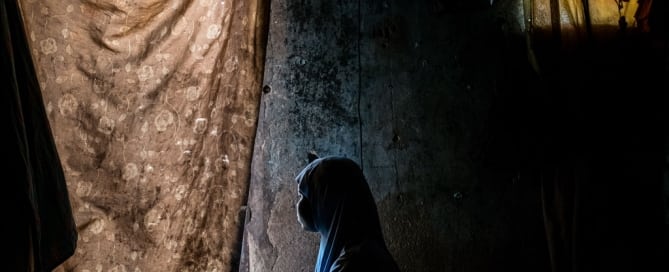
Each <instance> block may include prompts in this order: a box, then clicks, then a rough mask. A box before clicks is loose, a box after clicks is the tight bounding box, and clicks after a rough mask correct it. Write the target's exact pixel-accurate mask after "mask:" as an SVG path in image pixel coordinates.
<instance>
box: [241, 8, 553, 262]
mask: <svg viewBox="0 0 669 272" xmlns="http://www.w3.org/2000/svg"><path fill="white" fill-rule="evenodd" d="M419 2H420V3H419ZM419 2H412V1H292V0H286V1H272V8H271V14H270V18H271V19H270V29H269V37H268V46H267V61H266V65H265V78H264V84H265V85H266V86H265V92H264V94H263V97H262V98H261V107H260V114H259V123H258V132H257V138H256V145H255V151H254V159H253V164H252V177H251V185H250V186H251V188H250V195H249V211H250V212H249V216H248V217H247V220H248V222H247V224H246V231H245V242H244V246H245V251H244V253H243V254H245V255H244V256H243V258H242V261H243V264H244V266H242V268H245V269H246V270H244V271H247V270H248V271H254V272H260V271H312V270H313V266H314V264H315V260H316V259H315V258H316V254H317V250H318V236H317V234H314V233H307V232H304V231H302V230H301V229H300V227H299V224H298V222H297V220H296V216H295V209H294V204H295V202H296V196H297V193H296V190H295V189H296V188H295V182H294V177H295V175H296V174H297V173H298V172H299V170H300V169H301V168H302V167H303V166H304V165H305V164H306V162H307V156H306V155H307V152H309V151H312V150H313V151H315V152H317V153H318V154H321V155H342V156H347V157H350V158H352V159H353V160H355V161H357V162H358V163H360V164H361V165H362V167H363V170H364V173H365V175H366V176H367V179H368V182H369V183H370V187H371V189H372V192H373V194H374V197H375V199H376V201H377V204H378V206H379V212H380V216H381V222H382V225H383V227H384V233H385V235H386V238H387V241H388V243H389V248H390V250H391V252H392V253H393V254H394V256H395V258H396V259H397V261H398V263H399V265H400V266H401V269H402V270H403V271H499V270H497V269H500V267H503V266H504V265H505V264H507V263H514V260H513V259H514V258H515V259H521V258H523V257H524V256H522V254H528V255H529V257H532V258H528V259H527V260H526V261H525V265H526V266H528V267H535V266H533V265H534V264H535V263H541V261H545V259H544V260H541V259H537V258H534V257H536V256H539V254H537V255H532V253H533V252H541V250H544V251H543V252H545V250H546V249H545V247H544V246H545V245H542V244H541V243H540V242H538V243H537V242H536V241H540V239H534V238H533V237H534V236H536V235H541V231H542V225H541V220H540V205H539V198H538V195H531V194H524V193H523V192H520V191H518V190H520V189H519V188H521V187H519V186H515V185H514V184H517V183H519V182H521V181H519V178H518V177H517V175H516V173H511V172H509V173H506V172H505V173H501V174H498V175H488V176H486V175H485V173H491V172H493V171H485V170H484V168H485V167H486V166H485V165H484V163H483V162H484V161H485V159H486V158H485V156H486V154H489V153H491V151H490V149H491V148H490V145H491V142H492V141H493V139H492V136H491V135H492V134H493V131H495V130H497V129H498V128H499V126H501V125H502V124H499V123H497V121H496V120H498V119H496V115H495V114H496V109H495V105H496V104H495V101H496V100H500V99H505V98H504V97H501V96H500V95H499V91H500V90H498V89H499V88H502V87H500V86H505V85H506V84H509V83H508V82H510V81H513V80H514V79H512V78H508V76H511V75H512V74H513V73H512V72H511V71H514V70H521V73H522V72H526V69H527V67H525V66H519V67H515V66H514V65H515V64H513V63H507V61H508V60H511V59H514V58H518V59H520V60H522V61H524V60H525V59H526V58H525V55H523V54H522V53H519V52H520V51H522V49H524V48H525V45H524V44H523V43H518V40H520V41H521V42H522V41H523V40H522V36H521V39H519V38H518V33H520V23H522V14H519V12H520V10H521V9H522V5H520V3H519V2H518V1H515V3H505V4H504V5H505V6H501V7H498V8H496V9H493V8H492V7H491V6H490V3H489V1H451V2H449V1H419ZM519 16H520V17H519ZM518 18H521V19H518ZM512 36H513V37H512ZM514 42H515V43H518V44H513V43H514ZM514 46H517V47H516V48H517V49H520V50H516V51H518V52H514V51H513V50H511V49H510V48H514ZM514 54H515V55H514ZM522 61H521V62H522ZM505 80H506V81H507V82H501V81H505ZM521 88H522V86H521ZM513 148H514V147H512V146H509V150H510V151H513ZM505 163H509V164H512V163H513V159H512V158H509V159H508V160H506V161H505ZM523 198H525V199H523ZM514 205H517V206H518V208H519V209H512V207H513V206H514ZM515 216H523V217H527V218H531V219H535V221H534V222H535V224H536V225H534V226H528V229H531V230H536V233H533V232H531V231H525V230H522V229H518V228H514V226H513V225H512V218H513V217H515ZM529 221H530V222H532V220H529ZM521 234H522V235H521ZM533 243H534V244H533ZM512 247H516V248H518V247H519V248H520V249H519V250H515V251H510V250H508V249H509V248H512Z"/></svg>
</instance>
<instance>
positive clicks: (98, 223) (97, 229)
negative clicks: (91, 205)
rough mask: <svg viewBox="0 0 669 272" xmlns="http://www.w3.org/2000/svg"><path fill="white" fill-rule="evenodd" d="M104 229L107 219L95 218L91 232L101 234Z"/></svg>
mask: <svg viewBox="0 0 669 272" xmlns="http://www.w3.org/2000/svg"><path fill="white" fill-rule="evenodd" d="M104 229H105V221H104V220H103V219H98V220H95V221H94V222H93V223H92V224H91V232H92V233H94V234H100V233H101V232H102V230H104Z"/></svg>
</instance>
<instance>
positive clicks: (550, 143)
mask: <svg viewBox="0 0 669 272" xmlns="http://www.w3.org/2000/svg"><path fill="white" fill-rule="evenodd" d="M537 2H541V1H537ZM565 2H567V1H565ZM587 2H588V1H586V3H587ZM590 2H591V3H592V1H590ZM660 2H663V3H666V1H654V2H653V7H651V8H648V7H647V6H646V4H648V3H649V2H646V3H645V4H644V3H642V4H643V5H642V7H644V8H645V9H648V10H645V11H644V12H645V13H644V14H643V16H640V17H644V18H647V20H648V25H647V26H643V25H640V26H639V27H637V28H636V29H635V28H633V27H631V26H629V27H627V28H623V27H619V26H618V25H607V24H601V23H600V24H595V25H593V26H592V27H593V29H592V33H591V34H589V35H592V36H591V37H588V39H564V38H565V37H568V36H569V35H571V34H573V33H571V32H578V28H579V26H575V27H573V28H569V27H565V26H564V24H566V23H565V22H562V24H563V26H562V29H561V32H559V33H557V34H555V31H554V32H553V34H555V35H558V36H560V35H561V37H562V40H559V39H557V40H555V35H546V34H545V33H544V35H537V36H535V37H534V38H535V39H536V40H535V42H536V41H538V42H536V43H535V44H542V45H545V46H544V47H542V48H541V50H539V51H541V52H540V53H539V54H538V55H539V57H538V60H539V62H540V63H542V64H543V65H541V67H542V68H544V69H542V71H541V79H540V80H539V81H538V83H537V86H535V90H536V91H537V93H539V94H537V96H539V97H541V99H542V100H541V101H538V104H540V106H539V109H540V110H539V111H538V114H535V116H536V119H534V121H536V122H534V124H537V125H536V126H535V127H533V129H536V130H535V131H538V133H539V135H537V138H538V139H539V140H538V141H539V142H540V144H539V145H538V146H537V148H536V149H535V150H536V151H537V152H536V157H535V158H536V160H535V161H534V162H533V163H534V164H535V165H534V169H535V170H537V172H538V173H539V174H538V175H537V176H536V178H537V180H539V181H540V184H541V198H542V205H543V207H542V210H543V215H544V226H545V231H546V240H547V244H548V251H549V255H550V262H551V271H553V272H558V271H560V272H565V271H567V272H570V271H667V268H668V267H667V263H666V256H667V252H666V245H663V244H662V240H663V236H666V235H667V232H666V230H664V229H663V228H666V224H663V203H662V198H663V196H662V193H661V192H662V179H663V177H662V171H663V167H665V166H663V163H664V162H663V161H664V160H665V157H666V154H664V147H663V141H664V140H663V139H666V138H667V136H666V133H665V132H663V126H665V125H664V124H666V122H667V119H666V113H665V112H664V111H663V107H664V106H665V105H663V102H662V101H663V100H664V99H665V97H666V96H665V93H666V90H667V89H666V88H667V86H665V85H663V83H664V79H663V78H665V77H666V71H667V70H666V69H667V67H666V60H667V55H666V53H667V37H669V36H667V34H666V22H665V21H663V19H661V18H665V17H666V16H664V14H667V13H666V6H663V5H666V4H658V3H660ZM655 4H658V5H657V6H656V5H655ZM592 7H593V6H591V7H590V10H593V9H592ZM550 8H551V9H553V8H556V7H553V6H551V7H550ZM560 8H562V7H560ZM593 12H595V10H593ZM639 14H641V13H639ZM660 14H663V15H660ZM646 15H647V17H646ZM574 17H576V16H574ZM534 21H537V20H534ZM558 23H559V22H558ZM551 24H555V22H552V23H551ZM574 25H576V24H574ZM555 28H556V27H555V25H553V28H549V27H545V29H555ZM557 28H558V29H560V26H558V27H557ZM572 36H574V37H575V36H576V35H572ZM554 43H558V46H554ZM567 44H569V46H567Z"/></svg>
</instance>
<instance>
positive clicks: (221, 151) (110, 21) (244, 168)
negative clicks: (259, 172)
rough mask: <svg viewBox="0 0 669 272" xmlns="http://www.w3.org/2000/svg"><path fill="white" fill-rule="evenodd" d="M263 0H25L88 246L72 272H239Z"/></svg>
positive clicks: (82, 240) (81, 248)
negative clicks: (243, 207)
mask: <svg viewBox="0 0 669 272" xmlns="http://www.w3.org/2000/svg"><path fill="white" fill-rule="evenodd" d="M264 3H265V2H264V1H234V0H226V1H213V0H192V1H181V0H172V1H148V0H147V1H124V0H107V1H87V0H84V1H79V0H73V1H70V0H66V1H61V0H57V1H36V0H24V1H21V5H22V11H23V16H24V20H25V22H26V26H27V29H26V31H27V36H28V37H29V41H30V43H31V48H32V55H33V59H34V60H35V66H36V70H37V74H38V76H39V81H40V85H41V87H42V91H43V94H44V103H45V106H46V109H47V114H48V117H49V120H50V122H51V127H52V129H53V134H54V137H55V140H56V144H57V147H58V151H59V153H60V156H61V160H62V162H63V167H64V169H65V175H66V178H67V184H68V188H69V191H70V194H71V196H70V197H71V200H72V206H73V211H74V216H75V221H76V223H77V226H78V229H79V242H78V247H77V250H76V253H75V255H74V256H73V257H72V258H70V259H69V260H68V261H67V262H66V263H64V264H63V265H62V266H61V267H60V268H59V269H62V270H64V271H118V272H125V271H138V272H139V271H161V272H163V271H230V270H232V269H234V266H235V264H236V263H237V261H236V259H238V258H239V252H238V251H239V250H238V248H239V242H238V241H239V240H240V238H241V233H240V232H239V230H238V226H239V225H240V224H241V222H240V216H239V215H240V207H241V205H242V204H243V203H244V201H245V195H246V190H247V184H248V177H249V168H250V163H251V151H252V146H253V140H254V134H255V130H256V120H257V112H258V104H259V98H260V91H261V88H260V86H261V85H260V83H261V78H262V72H263V63H264V48H265V47H264V39H265V37H266V33H265V32H264V30H265V29H266V28H265V26H266V19H265V17H266V14H267V13H266V12H267V11H268V9H267V8H268V7H267V6H266V5H265V4H264Z"/></svg>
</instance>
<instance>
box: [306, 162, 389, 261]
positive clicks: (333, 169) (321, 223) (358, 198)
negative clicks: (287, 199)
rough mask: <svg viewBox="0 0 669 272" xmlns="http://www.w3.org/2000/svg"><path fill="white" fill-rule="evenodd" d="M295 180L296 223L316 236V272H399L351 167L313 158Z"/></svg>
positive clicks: (358, 174)
mask: <svg viewBox="0 0 669 272" xmlns="http://www.w3.org/2000/svg"><path fill="white" fill-rule="evenodd" d="M296 181H297V183H298V188H299V189H298V190H299V194H300V197H301V199H300V201H299V202H298V207H297V209H298V218H299V221H300V223H302V226H303V227H304V228H305V230H309V231H317V232H319V233H320V235H321V242H320V249H319V252H318V260H317V263H316V269H315V271H316V272H344V271H346V272H352V271H385V272H395V271H399V269H398V267H397V264H396V263H395V260H394V259H393V257H392V255H391V254H390V252H389V251H388V249H387V247H386V244H385V241H384V238H383V234H382V231H381V225H380V223H379V222H380V221H379V216H378V212H377V209H376V202H375V201H374V198H373V196H372V193H371V191H370V189H369V186H368V185H367V181H366V180H365V177H364V176H363V173H362V171H361V169H360V167H359V166H358V165H357V164H356V163H355V162H353V161H352V160H350V159H347V158H342V157H325V158H319V159H315V160H314V161H312V162H311V163H310V164H309V165H307V166H306V167H305V168H304V169H303V170H302V172H301V173H300V174H299V175H298V176H297V178H296Z"/></svg>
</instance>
